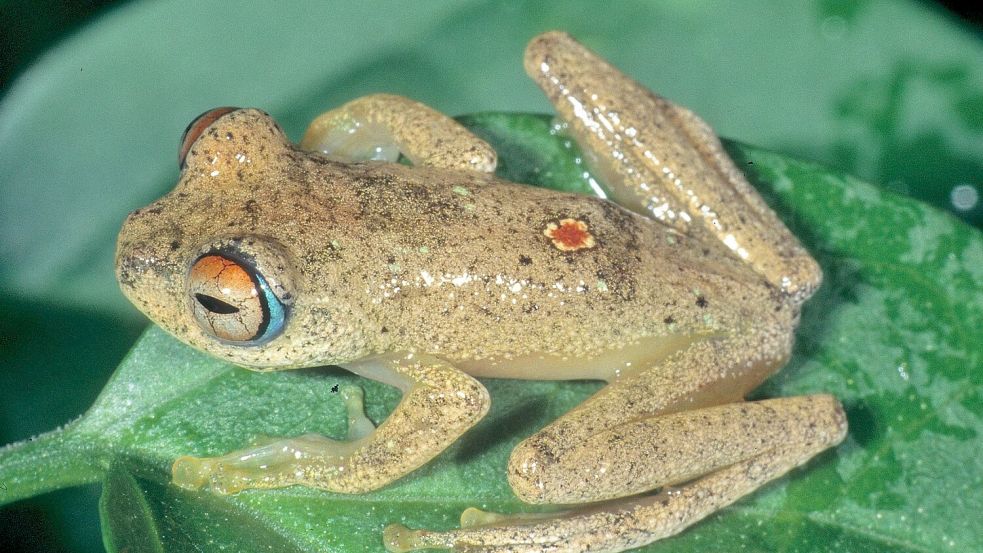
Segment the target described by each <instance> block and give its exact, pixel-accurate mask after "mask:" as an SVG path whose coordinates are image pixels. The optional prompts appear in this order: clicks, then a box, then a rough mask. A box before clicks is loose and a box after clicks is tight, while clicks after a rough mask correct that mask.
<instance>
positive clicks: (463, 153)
mask: <svg viewBox="0 0 983 553" xmlns="http://www.w3.org/2000/svg"><path fill="white" fill-rule="evenodd" d="M300 145H301V147H302V148H304V149H305V150H311V151H315V152H321V153H323V154H326V155H329V156H332V157H337V158H341V159H344V160H347V161H361V160H382V161H396V160H397V159H399V155H400V154H403V155H404V156H406V158H407V159H409V160H410V161H411V162H413V164H414V165H429V166H432V167H441V168H444V169H468V170H473V171H481V172H483V173H491V172H494V171H495V165H496V163H497V156H496V153H495V150H494V149H493V148H492V147H491V146H489V145H488V143H487V142H485V141H484V140H481V139H480V138H478V137H477V136H475V135H474V134H472V133H471V132H470V131H469V130H467V129H466V128H464V126H463V125H461V124H460V123H458V122H457V121H454V120H453V119H451V118H450V117H448V116H446V115H444V114H443V113H440V112H439V111H437V110H434V109H432V108H430V107H427V106H425V105H424V104H421V103H420V102H416V101H414V100H410V99H409V98H405V97H403V96H396V95H392V94H373V95H371V96H363V97H362V98H358V99H356V100H352V101H351V102H348V103H347V104H345V105H343V106H341V107H340V108H337V109H333V110H331V111H328V112H325V113H322V114H321V115H319V116H318V117H317V118H316V119H314V121H312V122H311V124H310V126H308V128H307V132H306V133H304V138H303V139H302V140H301V141H300Z"/></svg>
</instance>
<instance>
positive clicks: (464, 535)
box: [385, 335, 846, 553]
mask: <svg viewBox="0 0 983 553" xmlns="http://www.w3.org/2000/svg"><path fill="white" fill-rule="evenodd" d="M762 339H764V336H762V335H758V336H748V337H747V338H738V337H729V338H720V339H703V340H697V341H694V343H693V344H691V345H690V346H688V347H685V348H684V349H682V350H680V351H678V352H676V353H675V354H673V355H671V356H669V357H668V358H666V359H663V360H661V361H659V362H657V363H655V364H654V365H652V366H650V367H648V368H646V369H643V370H641V371H638V372H637V373H635V374H633V375H630V376H627V377H623V378H621V379H620V380H617V381H615V382H612V383H611V384H609V385H608V386H607V387H606V388H604V389H603V390H602V391H600V392H599V393H598V394H596V395H595V396H594V397H592V398H591V399H590V400H588V401H587V402H585V403H584V404H582V405H581V406H578V407H577V408H575V409H574V410H573V411H571V412H570V413H568V414H566V415H565V416H563V417H562V418H560V419H559V420H557V421H556V422H554V423H552V424H551V425H549V426H548V427H546V428H545V429H543V430H542V431H541V432H539V433H538V434H536V435H534V436H532V437H530V438H528V439H527V440H526V441H524V442H523V443H521V444H520V445H519V446H518V447H517V448H516V450H515V451H514V452H513V454H512V458H511V459H510V462H509V482H510V484H511V485H512V488H513V490H514V491H515V493H516V495H517V496H518V497H519V498H520V499H522V500H524V501H526V502H530V503H553V504H580V503H595V502H598V501H605V500H610V502H608V503H602V504H596V503H595V504H593V505H590V506H588V507H585V508H582V509H578V510H575V511H570V512H567V513H563V514H561V515H558V516H556V517H554V518H547V519H535V518H534V519H529V518H528V517H519V518H514V519H510V518H508V517H505V518H501V517H494V516H491V517H487V520H488V523H487V524H464V520H463V518H467V519H468V522H469V523H470V522H473V521H474V520H480V519H481V517H475V516H474V514H473V513H469V514H468V515H467V517H462V528H461V529H460V530H452V531H449V532H429V531H419V530H409V529H407V528H405V527H403V526H400V525H393V526H390V527H389V528H387V530H386V536H385V539H386V545H387V547H388V548H389V549H390V551H400V552H401V551H407V550H410V549H422V548H433V547H439V548H448V549H454V550H456V551H468V552H487V553H505V552H509V553H516V552H526V551H528V552H532V551H551V552H553V553H560V552H570V553H573V552H579V551H608V552H617V551H623V550H625V549H630V548H634V547H639V546H642V545H645V544H647V543H651V542H653V541H656V540H658V539H661V538H664V537H667V536H671V535H674V534H676V533H678V532H680V531H682V530H683V529H684V528H686V527H688V526H690V525H692V524H693V523H695V522H697V521H699V520H700V519H702V518H704V517H706V516H707V515H709V514H711V513H713V512H715V511H717V510H719V509H721V508H723V507H725V506H727V505H729V504H731V503H733V502H734V501H736V500H738V499H740V498H741V497H743V496H744V495H747V494H748V493H751V492H752V491H754V490H755V489H757V488H759V487H760V486H762V485H763V484H765V483H766V482H768V481H770V480H773V479H775V478H777V477H779V476H781V475H782V474H784V473H786V472H787V471H789V470H790V469H792V468H794V467H796V466H798V465H800V464H802V463H804V462H806V461H807V460H808V459H810V458H811V457H813V456H814V455H816V454H817V453H819V452H820V451H822V450H824V449H826V448H828V447H830V446H832V445H835V444H837V443H839V442H840V441H841V440H842V439H843V437H844V435H845V432H846V420H845V417H844V415H843V411H842V407H841V406H840V404H839V402H838V401H837V400H836V399H835V398H833V397H831V396H827V395H817V396H802V397H793V398H780V399H773V400H765V401H760V402H744V401H742V400H741V397H742V396H743V394H744V393H746V392H747V391H748V390H749V389H751V388H753V387H754V386H756V385H757V384H758V383H759V382H760V381H761V380H762V379H763V378H764V377H765V376H766V375H767V374H769V373H770V372H772V371H773V370H774V369H775V368H776V367H778V366H781V364H782V363H783V362H784V360H785V357H786V353H787V352H769V351H767V349H766V348H763V347H762V346H760V343H761V340H762ZM756 344H757V345H756ZM659 488H661V491H659V492H658V493H655V494H652V495H648V496H639V495H638V494H642V493H645V492H648V491H651V490H656V489H659Z"/></svg>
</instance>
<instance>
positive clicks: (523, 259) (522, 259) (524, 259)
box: [519, 255, 532, 265]
mask: <svg viewBox="0 0 983 553" xmlns="http://www.w3.org/2000/svg"><path fill="white" fill-rule="evenodd" d="M519 265H532V258H531V257H529V256H528V255H520V256H519Z"/></svg>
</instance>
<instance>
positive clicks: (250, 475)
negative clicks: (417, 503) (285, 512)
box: [171, 386, 375, 494]
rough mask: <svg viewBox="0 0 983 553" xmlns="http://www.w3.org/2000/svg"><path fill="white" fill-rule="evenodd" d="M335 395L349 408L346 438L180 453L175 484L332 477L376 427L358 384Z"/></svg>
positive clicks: (260, 441) (236, 487)
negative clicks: (197, 454) (210, 454)
mask: <svg viewBox="0 0 983 553" xmlns="http://www.w3.org/2000/svg"><path fill="white" fill-rule="evenodd" d="M340 394H341V397H342V400H343V401H344V403H345V407H346V409H347V411H348V437H347V440H333V439H331V438H327V437H324V436H320V435H317V434H305V435H303V436H298V437H296V438H276V437H271V436H258V437H256V438H255V439H253V440H252V442H251V443H250V445H249V447H247V448H245V449H242V450H239V451H233V452H231V453H227V454H225V455H221V456H218V457H192V456H183V457H179V458H178V459H177V460H175V461H174V464H173V465H172V466H171V474H172V478H173V481H174V484H175V485H177V486H180V487H182V488H185V489H191V490H196V489H200V488H203V487H206V486H207V487H209V488H210V489H211V490H213V491H215V492H218V493H225V494H230V493H237V492H240V491H242V490H245V489H250V488H279V487H283V486H289V485H291V484H295V483H303V482H305V481H310V480H314V479H320V480H324V481H328V480H330V479H331V478H334V477H336V476H337V475H338V474H340V473H341V472H343V471H344V470H345V467H346V465H347V463H348V461H349V457H350V455H351V453H352V452H353V451H355V450H356V449H357V448H358V447H359V445H360V442H361V441H362V440H364V439H365V438H366V437H367V436H368V435H370V434H371V433H372V431H373V430H375V425H374V424H372V421H371V420H369V419H368V417H366V416H365V412H364V406H363V392H362V389H361V388H359V387H355V386H346V387H344V388H342V389H341V390H340Z"/></svg>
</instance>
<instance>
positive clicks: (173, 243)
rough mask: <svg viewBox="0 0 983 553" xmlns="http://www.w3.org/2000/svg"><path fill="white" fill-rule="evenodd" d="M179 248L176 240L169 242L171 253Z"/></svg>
mask: <svg viewBox="0 0 983 553" xmlns="http://www.w3.org/2000/svg"><path fill="white" fill-rule="evenodd" d="M180 247H181V242H178V241H177V240H174V241H173V242H171V251H174V250H176V249H178V248H180Z"/></svg>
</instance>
